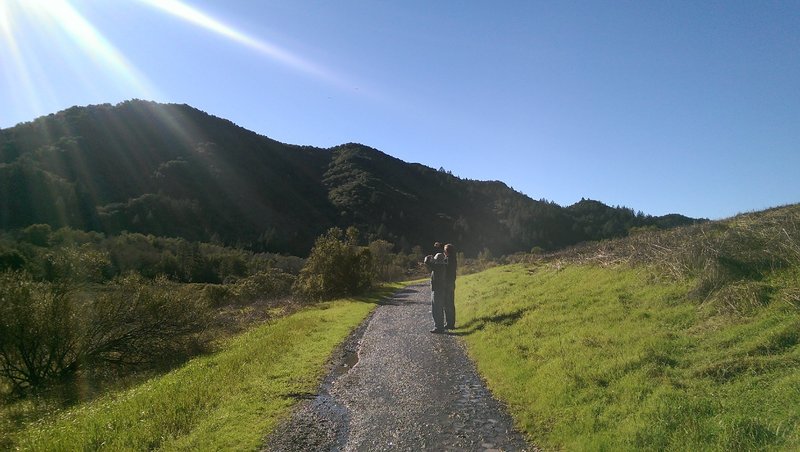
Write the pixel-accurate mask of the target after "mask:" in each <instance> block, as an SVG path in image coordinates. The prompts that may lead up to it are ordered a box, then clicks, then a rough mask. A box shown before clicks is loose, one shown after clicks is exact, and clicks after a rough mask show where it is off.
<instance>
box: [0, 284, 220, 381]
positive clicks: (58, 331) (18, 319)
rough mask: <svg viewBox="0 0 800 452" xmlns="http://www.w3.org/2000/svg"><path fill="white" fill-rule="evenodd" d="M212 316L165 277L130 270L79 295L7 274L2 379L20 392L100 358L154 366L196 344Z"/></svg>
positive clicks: (0, 331) (0, 300) (0, 322)
mask: <svg viewBox="0 0 800 452" xmlns="http://www.w3.org/2000/svg"><path fill="white" fill-rule="evenodd" d="M210 315H211V312H210V309H208V305H207V304H206V303H204V302H203V301H201V300H198V299H196V298H195V297H194V296H192V295H190V294H189V293H188V292H186V291H180V290H176V285H175V284H173V283H170V282H169V281H167V280H166V279H165V278H159V279H156V280H155V281H149V280H145V279H144V278H142V277H141V276H138V275H129V276H126V277H123V278H118V279H117V280H115V281H114V282H112V283H111V284H109V285H108V286H106V287H105V288H104V290H103V291H102V292H101V293H99V294H98V295H96V296H95V297H94V298H93V299H90V300H81V299H79V297H78V293H77V292H76V291H72V290H65V286H64V285H61V284H56V283H51V282H37V281H34V280H33V278H32V277H31V276H30V275H29V274H27V273H24V272H5V273H2V274H0V378H3V379H5V380H7V381H8V382H9V383H10V385H11V386H12V388H13V389H14V390H15V391H16V392H23V391H25V390H27V389H30V388H35V387H40V386H43V385H45V384H47V383H49V382H52V381H54V380H58V379H64V378H67V377H70V376H72V375H73V374H75V373H76V372H78V371H81V370H91V369H92V368H95V367H97V366H100V365H102V364H113V365H126V366H140V365H152V364H157V363H159V362H160V361H162V360H165V359H167V360H169V359H173V357H174V356H183V355H184V352H186V351H188V350H189V349H190V348H193V347H194V346H195V345H197V340H196V339H197V338H198V333H200V332H202V331H203V330H204V328H205V327H206V325H207V324H208V322H209V320H210ZM87 366H88V367H87Z"/></svg>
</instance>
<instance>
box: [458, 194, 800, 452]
mask: <svg viewBox="0 0 800 452" xmlns="http://www.w3.org/2000/svg"><path fill="white" fill-rule="evenodd" d="M459 284H460V285H459V287H458V291H457V299H458V303H459V305H458V306H459V309H460V311H459V312H460V322H461V329H460V333H461V334H463V335H464V337H465V339H466V341H467V344H468V348H469V352H470V354H471V355H472V356H473V357H474V358H475V359H476V361H477V363H478V367H479V370H480V372H481V373H482V374H483V375H484V376H485V378H486V379H487V381H488V383H489V385H490V387H491V389H492V390H493V391H494V392H495V394H496V395H497V396H499V397H500V398H501V399H503V400H504V401H506V403H508V405H509V407H510V409H511V411H512V413H513V415H514V417H515V419H516V420H517V422H518V425H519V427H520V428H521V429H522V430H523V431H525V432H526V433H527V434H528V435H529V437H530V439H531V440H532V442H533V443H535V444H537V445H539V446H541V447H543V448H545V449H561V448H563V449H567V450H642V449H645V450H709V449H711V450H797V449H798V448H800V206H789V207H785V208H781V209H774V210H770V211H766V212H760V213H756V214H749V215H742V216H739V217H736V218H733V219H731V220H727V221H723V222H717V223H711V224H707V225H702V226H696V227H691V228H684V229H680V230H675V231H671V232H667V233H659V234H651V233H648V234H642V235H638V236H636V237H632V238H629V239H625V240H619V241H612V242H604V243H601V244H599V245H594V246H585V247H582V248H580V249H574V250H571V251H569V252H564V253H561V254H559V255H554V256H549V257H548V258H545V259H542V260H538V261H536V262H533V263H529V264H518V265H512V266H506V267H500V268H495V269H492V270H489V271H486V272H483V273H480V274H476V275H471V276H468V277H464V278H461V279H460V283H459Z"/></svg>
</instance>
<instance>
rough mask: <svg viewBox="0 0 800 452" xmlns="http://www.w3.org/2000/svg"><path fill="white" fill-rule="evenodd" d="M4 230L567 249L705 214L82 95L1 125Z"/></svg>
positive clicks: (285, 244) (292, 244)
mask: <svg viewBox="0 0 800 452" xmlns="http://www.w3.org/2000/svg"><path fill="white" fill-rule="evenodd" d="M0 201H2V204H0V228H2V229H16V228H23V227H26V226H28V225H30V224H35V223H47V224H50V225H51V226H54V227H61V226H69V227H73V228H78V229H89V230H97V231H101V232H104V233H107V234H116V233H119V232H121V231H129V232H141V233H149V234H154V235H164V236H179V237H184V238H186V239H189V240H204V241H208V240H212V241H221V242H223V243H226V244H230V245H236V246H241V247H245V248H249V249H253V250H256V251H271V252H281V253H288V254H295V255H304V254H306V253H307V252H308V250H309V249H310V247H311V245H312V244H313V241H314V239H315V237H317V236H318V235H319V234H321V233H322V232H324V231H325V230H327V229H328V228H330V227H333V226H338V227H347V226H350V225H353V226H356V227H358V228H359V230H361V231H362V233H363V234H364V238H365V239H367V240H375V239H385V240H388V241H390V242H392V243H394V244H395V245H396V246H397V247H398V248H399V249H402V250H406V251H407V250H410V249H411V248H413V247H414V246H420V247H422V248H427V247H428V246H429V245H430V244H431V243H433V241H435V240H447V241H452V242H454V243H457V244H459V245H460V247H459V248H460V249H461V250H463V251H465V252H466V253H467V254H472V255H474V254H476V253H478V252H479V251H484V250H488V251H490V252H492V253H494V254H507V253H513V252H517V251H529V250H531V249H532V248H534V247H538V248H542V249H556V248H561V247H564V246H568V245H572V244H575V243H579V242H581V241H586V240H599V239H604V238H612V237H619V236H624V235H626V234H627V233H628V232H629V231H630V229H631V228H634V227H637V228H640V227H672V226H678V225H682V224H688V223H693V222H696V221H700V220H695V219H691V218H688V217H685V216H682V215H670V216H663V217H652V216H646V215H644V214H642V213H639V214H636V213H634V212H633V210H632V209H628V208H621V207H609V206H607V205H605V204H603V203H600V202H598V201H591V200H582V201H581V202H579V203H576V204H573V205H572V206H568V207H561V206H559V205H557V204H555V203H553V202H548V201H545V200H539V201H536V200H534V199H532V198H530V197H528V196H526V195H524V194H522V193H520V192H517V191H516V190H513V189H511V188H510V187H508V186H507V185H506V184H505V183H503V182H500V181H473V180H469V179H462V178H459V177H457V176H454V175H452V174H449V173H447V172H444V171H442V170H435V169H433V168H430V167H427V166H425V165H422V164H419V163H407V162H404V161H402V160H400V159H398V158H396V157H393V156H391V155H388V154H386V153H384V152H382V151H380V150H378V149H374V148H371V147H369V146H366V145H362V144H358V143H346V144H342V145H338V146H334V147H331V148H327V149H323V148H316V147H312V146H299V145H291V144H284V143H281V142H278V141H276V140H273V139H271V138H269V137H267V136H264V135H260V134H258V133H256V132H253V131H250V130H247V129H245V128H243V127H240V126H238V125H236V124H234V123H233V122H231V121H229V120H227V119H224V118H219V117H216V116H213V115H210V114H208V113H205V112H203V111H201V110H199V109H196V108H194V107H191V106H189V105H185V104H159V103H155V102H150V101H141V100H131V101H126V102H122V103H120V104H117V105H110V104H101V105H90V106H86V107H71V108H68V109H66V110H63V111H60V112H58V113H53V114H50V115H47V116H43V117H40V118H37V119H35V120H33V121H30V122H25V123H21V124H18V125H16V126H14V127H11V128H7V129H0Z"/></svg>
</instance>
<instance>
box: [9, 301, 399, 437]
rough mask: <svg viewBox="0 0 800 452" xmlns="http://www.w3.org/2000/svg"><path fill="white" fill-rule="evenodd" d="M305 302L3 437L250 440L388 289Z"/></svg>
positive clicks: (307, 383)
mask: <svg viewBox="0 0 800 452" xmlns="http://www.w3.org/2000/svg"><path fill="white" fill-rule="evenodd" d="M396 287H399V286H394V287H392V288H390V289H389V288H386V287H384V289H383V290H382V291H377V292H374V293H373V294H372V295H371V296H367V297H363V298H359V299H344V300H338V301H333V302H327V303H321V304H318V305H315V306H313V307H308V308H306V309H303V310H301V311H299V312H296V313H294V314H291V315H289V316H286V317H283V318H279V319H276V320H274V321H271V322H269V323H267V324H264V325H262V326H258V327H255V328H253V329H251V330H249V331H248V332H246V333H243V334H241V335H239V336H236V337H234V338H231V339H229V340H228V342H227V343H225V344H223V346H222V347H221V351H219V352H218V353H215V354H213V355H208V356H203V357H200V358H196V359H193V360H191V361H190V362H189V363H188V364H187V365H185V366H183V367H181V368H179V369H177V370H175V371H172V372H170V373H169V374H166V375H164V376H161V377H157V378H153V379H151V380H149V381H147V382H145V383H143V384H141V385H138V386H136V387H133V388H130V389H128V390H125V391H121V392H118V393H116V394H112V395H108V396H103V397H101V398H99V399H96V400H94V401H92V402H90V403H87V404H84V405H81V406H77V407H74V408H72V409H68V410H64V411H59V412H56V413H54V414H52V415H51V416H48V417H45V418H44V419H43V420H42V421H40V422H37V423H35V424H33V425H31V426H29V427H28V428H26V429H24V430H22V431H20V432H17V433H16V434H15V435H13V437H12V438H11V441H12V444H13V447H17V448H19V449H22V450H47V451H74V450H97V449H103V450H115V451H116V450H153V449H160V450H198V449H203V450H255V449H257V448H258V447H259V446H260V445H261V444H262V443H263V441H264V438H265V436H266V435H267V434H268V433H269V432H270V431H271V430H272V429H273V428H274V426H275V425H276V422H277V421H278V420H279V419H280V418H281V417H282V416H286V415H287V414H288V412H289V410H290V409H291V407H292V406H293V405H294V404H296V403H297V401H298V400H299V398H301V397H303V396H304V395H307V394H309V393H314V392H315V391H316V389H317V387H318V385H319V383H320V380H321V378H322V377H323V376H324V373H325V368H326V366H325V365H326V362H327V360H328V358H329V356H330V354H331V352H332V350H333V349H334V348H335V347H336V346H337V345H338V344H340V343H341V342H342V341H343V340H344V339H345V338H346V337H347V335H348V334H349V333H350V332H351V331H352V330H353V329H354V328H355V327H356V326H357V325H358V324H359V323H361V322H362V321H363V320H364V318H365V317H366V316H367V315H368V314H369V313H370V312H371V311H372V309H373V308H374V307H375V305H376V302H377V301H378V300H379V299H380V298H381V297H382V296H385V295H387V294H389V293H391V292H390V290H394V289H396Z"/></svg>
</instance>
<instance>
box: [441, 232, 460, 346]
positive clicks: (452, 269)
mask: <svg viewBox="0 0 800 452" xmlns="http://www.w3.org/2000/svg"><path fill="white" fill-rule="evenodd" d="M444 255H445V256H446V262H447V265H446V266H445V272H444V273H445V274H444V279H445V287H444V291H445V297H444V300H443V302H444V321H445V323H444V329H446V330H454V329H456V271H457V270H458V261H457V260H456V250H455V247H454V246H453V245H452V244H451V243H448V244H447V245H445V246H444Z"/></svg>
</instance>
